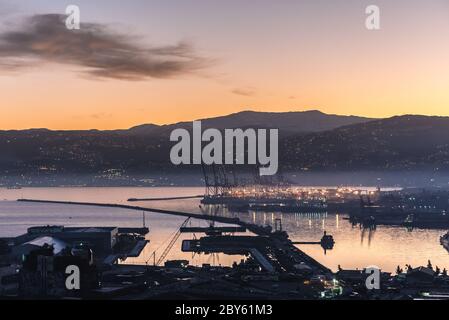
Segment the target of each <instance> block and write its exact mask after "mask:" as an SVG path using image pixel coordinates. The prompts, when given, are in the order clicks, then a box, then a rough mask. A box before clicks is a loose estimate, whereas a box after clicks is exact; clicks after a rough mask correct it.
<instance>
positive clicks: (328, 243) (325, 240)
mask: <svg viewBox="0 0 449 320" xmlns="http://www.w3.org/2000/svg"><path fill="white" fill-rule="evenodd" d="M320 243H321V246H322V247H323V248H324V249H328V250H330V249H332V248H333V247H334V244H335V240H334V237H332V236H331V235H329V234H327V232H326V231H324V235H323V237H322V238H321V241H320Z"/></svg>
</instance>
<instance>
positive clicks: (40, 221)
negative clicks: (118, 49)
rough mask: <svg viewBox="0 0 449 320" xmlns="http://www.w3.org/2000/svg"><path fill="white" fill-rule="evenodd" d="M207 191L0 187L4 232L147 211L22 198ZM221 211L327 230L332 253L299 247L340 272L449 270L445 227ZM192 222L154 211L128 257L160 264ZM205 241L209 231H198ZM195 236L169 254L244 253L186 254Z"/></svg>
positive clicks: (189, 207) (313, 237) (209, 259)
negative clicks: (363, 225) (141, 245)
mask: <svg viewBox="0 0 449 320" xmlns="http://www.w3.org/2000/svg"><path fill="white" fill-rule="evenodd" d="M202 193H203V188H189V187H183V188H174V187H169V188H168V187H167V188H120V187H117V188H24V189H21V190H6V189H0V237H14V236H17V235H19V234H22V233H25V232H26V229H27V228H28V227H30V226H36V225H47V224H49V225H64V226H118V227H140V226H142V223H143V222H142V213H141V212H138V211H133V210H124V209H113V208H100V207H83V206H71V205H59V204H36V203H20V202H16V201H15V200H16V199H18V198H22V197H23V198H28V199H46V200H68V201H70V200H72V201H83V202H102V203H121V204H125V203H127V201H126V200H127V199H128V198H131V197H136V198H142V197H156V198H157V197H173V196H188V195H199V194H202ZM133 204H135V205H139V206H145V207H152V208H161V209H171V210H179V211H184V212H195V213H201V209H200V207H199V204H200V203H199V199H189V200H176V201H154V202H141V203H133ZM218 214H225V215H236V216H239V217H240V218H242V219H244V220H246V221H251V222H254V223H257V224H261V225H264V224H270V225H272V224H273V223H274V219H277V218H280V219H282V225H283V228H284V229H285V230H286V231H287V232H288V234H289V235H290V238H291V239H292V240H294V241H319V239H320V238H321V236H322V234H323V232H324V231H325V230H326V231H327V232H328V233H329V234H332V235H333V236H334V239H335V241H336V244H335V247H334V249H333V250H330V251H327V252H326V253H324V251H323V249H322V248H321V246H319V245H300V246H299V248H300V249H302V250H303V251H305V252H306V253H307V254H309V255H311V256H312V257H314V258H315V259H316V260H318V261H319V262H321V263H322V264H324V265H325V266H327V267H329V268H331V269H333V270H336V269H337V267H338V265H341V267H342V268H344V269H350V268H351V269H352V268H359V269H361V268H364V267H367V266H370V265H376V266H379V267H380V268H382V270H385V271H391V272H394V271H395V269H396V267H397V266H398V265H400V266H401V267H403V268H404V266H405V264H411V265H412V266H413V267H417V266H419V265H427V261H428V260H429V259H430V260H431V262H432V264H433V265H434V266H435V265H437V266H438V267H440V268H441V269H443V268H446V269H449V253H448V252H447V251H446V250H445V249H444V248H443V247H442V246H441V245H440V243H439V237H440V236H441V235H443V234H444V233H445V230H420V229H415V230H413V231H408V230H407V229H405V228H402V227H390V226H378V227H377V229H376V230H372V231H369V230H363V229H360V228H359V227H358V226H355V227H353V226H352V225H351V224H350V223H349V221H347V220H346V219H345V218H346V217H347V216H346V214H344V213H341V214H337V215H336V214H285V213H284V214H280V213H232V212H227V211H226V209H220V210H219V213H218ZM184 220H185V218H183V217H176V216H167V215H161V214H156V213H146V223H147V225H148V226H149V227H150V233H149V234H148V235H147V239H149V240H150V244H149V245H148V246H147V247H146V248H145V250H144V251H143V253H142V255H141V256H140V257H139V258H136V259H133V260H131V261H130V260H128V261H127V262H131V263H145V262H146V261H148V263H153V257H152V256H151V254H152V253H153V252H154V251H155V250H156V249H158V250H157V253H156V257H158V256H159V255H160V254H161V252H162V251H163V250H164V249H165V247H166V246H167V244H168V243H169V241H170V239H171V237H172V236H173V234H174V233H175V232H176V231H177V229H178V228H179V226H180V225H181V224H182V222H183V221H184ZM190 223H191V225H192V226H198V225H201V226H207V225H208V224H207V222H205V221H197V220H191V222H190ZM196 236H197V238H198V237H201V236H202V235H200V234H197V235H196ZM193 238H194V236H193V235H191V234H183V235H181V237H180V239H179V240H178V241H177V243H176V244H175V245H174V247H173V249H172V250H171V252H170V254H169V255H168V257H167V259H187V260H189V261H190V262H191V264H195V265H201V264H202V263H210V264H217V265H218V264H221V265H231V264H232V262H233V261H239V260H240V259H241V258H242V257H240V256H229V255H224V254H219V255H214V256H211V255H200V256H198V255H195V256H194V257H192V255H191V254H186V253H182V252H181V249H180V248H181V242H182V240H183V239H193Z"/></svg>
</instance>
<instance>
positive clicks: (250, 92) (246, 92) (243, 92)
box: [232, 88, 256, 97]
mask: <svg viewBox="0 0 449 320" xmlns="http://www.w3.org/2000/svg"><path fill="white" fill-rule="evenodd" d="M232 93H233V94H237V95H239V96H245V97H251V96H254V95H255V94H256V90H254V88H236V89H234V90H232Z"/></svg>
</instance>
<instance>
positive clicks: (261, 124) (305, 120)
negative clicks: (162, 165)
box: [122, 110, 373, 135]
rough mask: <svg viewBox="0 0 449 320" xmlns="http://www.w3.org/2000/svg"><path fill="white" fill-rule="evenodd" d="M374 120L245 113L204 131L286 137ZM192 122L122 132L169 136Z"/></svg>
mask: <svg viewBox="0 0 449 320" xmlns="http://www.w3.org/2000/svg"><path fill="white" fill-rule="evenodd" d="M370 120H373V119H370V118H363V117H356V116H340V115H331V114H325V113H323V112H320V111H317V110H312V111H299V112H256V111H243V112H239V113H234V114H230V115H226V116H221V117H216V118H208V119H202V120H201V121H202V125H203V127H204V128H216V129H219V130H223V129H234V128H242V129H245V128H266V129H272V128H276V129H279V130H280V131H281V132H282V133H284V134H289V135H290V134H296V133H308V132H320V131H325V130H331V129H335V128H338V127H341V126H345V125H349V124H356V123H363V122H367V121H370ZM191 127H192V123H191V122H180V123H176V124H171V125H165V126H157V125H154V124H147V125H140V126H137V127H133V128H131V129H129V130H125V131H123V132H122V133H128V134H138V135H155V134H164V135H166V134H169V132H171V131H172V130H173V129H174V128H187V129H189V128H191Z"/></svg>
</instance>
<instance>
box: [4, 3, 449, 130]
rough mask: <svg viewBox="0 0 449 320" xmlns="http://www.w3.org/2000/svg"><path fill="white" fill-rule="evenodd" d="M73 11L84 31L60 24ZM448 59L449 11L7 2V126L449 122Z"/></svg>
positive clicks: (433, 7) (432, 6)
mask: <svg viewBox="0 0 449 320" xmlns="http://www.w3.org/2000/svg"><path fill="white" fill-rule="evenodd" d="M69 4H76V5H78V6H79V7H80V9H81V30H79V31H70V30H67V29H66V28H65V24H64V22H63V21H62V20H60V19H59V18H60V17H61V16H63V15H64V14H65V8H66V6H67V5H69ZM370 4H375V5H378V6H379V7H380V9H381V12H380V13H381V30H376V31H369V30H367V29H366V28H365V19H366V14H365V8H366V6H367V5H370ZM50 14H51V15H50ZM448 57H449V2H448V1H447V0H428V1H424V0H421V1H418V0H395V1H391V0H386V1H381V0H369V1H365V0H326V1H324V0H305V1H300V0H282V1H273V0H150V1H148V0H130V1H127V2H126V5H125V2H124V1H118V0H95V1H94V0H73V1H60V0H59V1H58V0H53V1H50V0H34V1H29V0H0V94H1V98H0V110H1V117H0V129H25V128H42V127H46V128H51V129H90V128H98V129H112V128H128V127H131V126H134V125H138V124H142V123H156V124H166V123H173V122H177V121H182V120H193V119H199V118H206V117H211V116H217V115H224V114H229V113H233V112H238V111H241V110H258V111H301V110H309V109H319V110H321V111H323V112H326V113H335V114H346V115H349V114H354V115H362V116H370V117H388V116H392V115H400V114H410V113H413V114H427V115H446V116H449V58H448Z"/></svg>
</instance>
